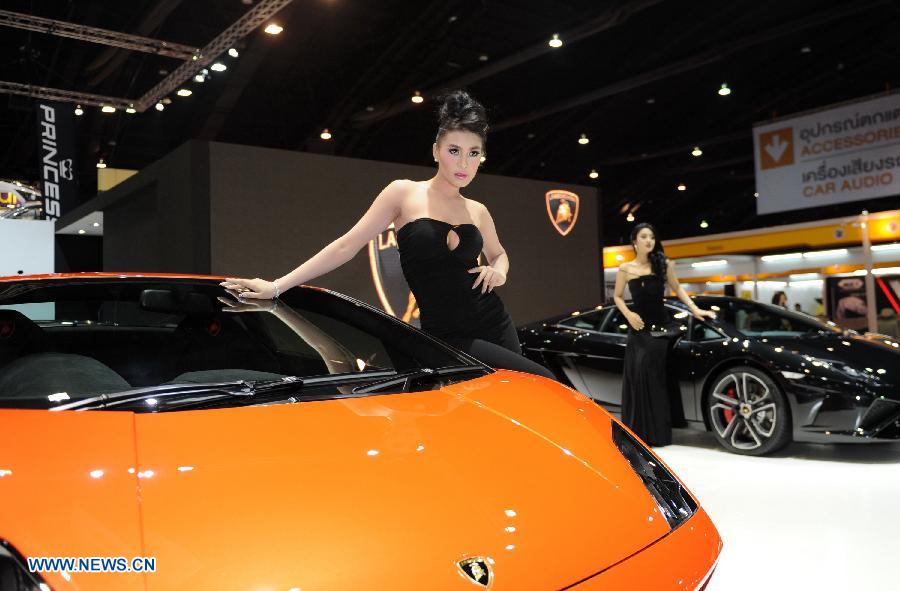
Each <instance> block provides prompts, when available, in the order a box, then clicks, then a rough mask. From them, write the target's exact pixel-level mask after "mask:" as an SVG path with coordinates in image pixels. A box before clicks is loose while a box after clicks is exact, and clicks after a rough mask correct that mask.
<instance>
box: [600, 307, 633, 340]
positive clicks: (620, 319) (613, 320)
mask: <svg viewBox="0 0 900 591" xmlns="http://www.w3.org/2000/svg"><path fill="white" fill-rule="evenodd" d="M600 332H607V333H611V334H621V335H626V334H628V321H627V320H625V316H624V315H623V314H622V312H620V311H619V309H618V308H613V309H612V311H610V313H609V315H607V317H606V320H605V321H604V322H603V324H602V326H601V328H600Z"/></svg>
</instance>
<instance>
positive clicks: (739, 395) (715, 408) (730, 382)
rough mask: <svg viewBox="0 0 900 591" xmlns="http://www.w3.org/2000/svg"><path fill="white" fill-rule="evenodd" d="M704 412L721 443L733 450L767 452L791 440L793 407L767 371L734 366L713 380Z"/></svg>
mask: <svg viewBox="0 0 900 591" xmlns="http://www.w3.org/2000/svg"><path fill="white" fill-rule="evenodd" d="M711 384H712V386H711V388H710V391H709V394H708V395H707V396H706V399H705V402H704V413H705V414H706V418H707V420H708V421H709V426H710V428H711V430H712V432H713V435H715V437H716V440H717V441H718V442H719V444H720V445H721V446H722V447H724V448H725V449H726V450H728V451H730V452H731V453H735V454H741V455H747V456H764V455H767V454H770V453H773V452H775V451H777V450H779V449H781V448H782V447H784V446H785V445H786V444H787V443H788V442H789V441H790V440H791V431H792V424H791V411H790V407H789V406H788V402H787V398H785V395H784V393H783V392H782V391H781V388H779V387H778V385H777V384H776V383H775V381H774V380H773V379H772V378H771V377H770V376H769V375H768V374H766V373H765V372H763V371H760V370H758V369H756V368H755V367H749V366H745V365H742V366H737V367H731V368H729V369H728V370H726V371H724V372H722V373H721V374H719V375H717V376H716V377H715V379H713V380H712V382H711Z"/></svg>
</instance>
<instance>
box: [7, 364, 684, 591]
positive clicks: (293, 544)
mask: <svg viewBox="0 0 900 591" xmlns="http://www.w3.org/2000/svg"><path fill="white" fill-rule="evenodd" d="M22 417H26V419H23V418H22ZM0 424H2V425H3V426H4V429H6V426H7V425H9V426H11V427H12V429H13V431H15V433H13V435H14V437H13V440H15V441H16V442H17V443H16V444H15V447H14V448H13V450H12V453H11V454H4V456H5V457H4V458H2V461H4V462H6V463H8V464H9V466H8V467H7V468H8V469H10V470H11V472H12V474H11V475H10V476H8V477H7V478H4V479H0V492H3V498H4V499H6V500H7V501H9V502H6V503H3V504H2V506H0V524H3V525H0V527H2V528H3V531H0V537H6V538H7V539H8V540H9V541H10V542H12V543H13V544H14V545H17V546H19V548H20V550H21V551H22V552H23V553H26V554H29V555H50V556H52V555H59V556H71V555H73V554H74V555H84V556H98V555H99V556H104V555H109V556H120V555H123V554H124V555H128V553H129V552H131V554H132V555H141V554H142V553H143V555H147V556H155V557H157V560H158V567H157V572H156V573H154V574H153V575H148V576H147V577H146V583H147V588H148V589H151V590H152V589H181V588H231V589H258V588H271V589H289V588H291V587H298V588H301V589H326V588H327V589H361V588H385V589H387V588H390V589H419V588H421V587H422V582H423V581H428V584H427V586H428V587H431V588H440V589H457V588H458V589H469V588H471V583H470V582H469V581H466V580H465V579H463V578H462V577H461V576H460V574H459V573H458V572H457V570H456V568H455V563H456V561H458V560H461V559H463V558H465V557H467V556H483V557H487V558H491V559H493V560H494V566H493V569H494V574H495V577H496V580H495V585H494V587H495V588H503V589H524V588H540V589H558V588H561V587H564V586H566V585H568V584H571V583H573V582H575V581H578V580H580V579H582V578H584V577H587V576H590V575H591V574H593V573H596V572H598V571H599V570H602V569H603V568H605V567H607V566H610V565H612V564H614V563H616V562H618V561H619V560H622V559H624V558H626V557H628V556H630V555H631V554H633V553H634V552H636V551H639V550H640V549H642V548H644V547H646V546H647V545H648V544H650V543H651V542H653V541H654V540H656V539H659V538H660V537H662V536H664V535H665V534H666V533H668V531H669V528H668V525H667V524H666V522H665V520H664V519H663V518H662V517H661V516H660V514H659V513H658V512H657V509H656V506H655V504H654V502H653V500H652V499H651V497H650V495H649V494H647V492H646V490H645V488H644V487H643V485H642V484H641V482H640V480H639V479H638V477H637V476H636V475H635V474H634V473H633V471H632V470H631V468H630V467H629V466H628V464H627V463H626V462H625V460H624V459H623V458H622V457H621V455H620V454H619V452H618V451H617V450H616V448H615V447H614V445H613V444H612V441H611V430H610V418H609V415H607V414H606V412H605V411H603V410H602V409H600V408H599V407H597V406H596V405H594V404H593V403H591V402H590V401H589V400H588V399H587V398H586V397H584V396H582V395H580V394H578V393H576V392H574V391H572V390H569V389H567V388H563V387H561V386H559V385H557V384H554V383H552V382H548V381H546V380H543V379H541V378H536V377H532V376H528V375H525V374H517V373H512V372H503V371H500V372H497V373H495V374H491V375H489V376H485V377H483V378H479V379H476V380H471V381H467V382H461V383H458V384H455V385H453V386H450V387H447V388H445V389H443V390H440V391H429V392H420V393H413V394H400V395H385V396H373V397H367V398H358V399H345V400H335V401H323V402H309V403H301V404H294V405H273V406H263V407H251V408H239V409H221V410H205V411H185V412H178V413H160V414H151V415H132V414H131V413H124V412H123V413H117V412H105V413H97V412H80V413H79V412H61V413H49V412H41V411H0ZM53 429H55V430H56V431H53ZM48 432H55V433H57V434H58V435H57V437H58V438H59V439H58V443H59V445H49V444H47V442H46V437H44V436H43V435H40V434H44V433H48ZM100 442H102V443H100ZM3 467H5V466H0V468H3ZM129 468H132V470H133V474H132V473H129V472H128V469H129ZM96 470H103V471H104V473H103V475H101V476H96V474H97V473H96V472H94V475H93V476H92V475H91V472H92V471H96ZM135 493H137V494H135ZM138 507H139V510H140V520H138ZM22 515H28V516H29V519H28V520H27V523H21V522H22V521H24V520H22V519H21V516H22ZM17 520H18V522H17ZM35 521H37V523H35ZM138 523H140V524H142V528H143V549H142V550H139V549H138V548H141V546H140V536H139V532H138V529H137V528H138ZM81 576H82V577H85V576H90V577H92V578H91V584H92V588H100V587H96V586H93V585H94V583H95V582H98V581H101V580H107V579H104V577H105V575H97V574H91V575H81ZM73 577H74V575H73ZM110 577H113V578H110V579H108V580H109V583H110V587H109V588H113V585H115V588H117V589H123V588H129V585H128V584H127V583H128V582H129V581H133V582H134V583H135V584H138V583H140V581H141V580H140V579H139V578H135V579H131V578H130V575H122V574H115V575H110ZM73 580H74V579H73ZM53 581H54V582H55V581H56V579H53ZM501 581H502V585H501V583H500V582H501ZM60 582H62V580H61V579H60ZM54 588H56V586H54ZM59 588H60V589H64V588H66V587H65V585H60V586H59ZM104 588H105V587H104Z"/></svg>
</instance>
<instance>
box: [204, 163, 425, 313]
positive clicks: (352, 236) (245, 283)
mask: <svg viewBox="0 0 900 591" xmlns="http://www.w3.org/2000/svg"><path fill="white" fill-rule="evenodd" d="M411 183H412V181H406V180H403V181H400V180H398V181H394V182H392V183H391V184H389V185H388V186H387V187H385V188H384V190H383V191H381V193H379V195H378V197H376V198H375V201H373V202H372V205H371V206H370V207H369V210H368V211H367V212H366V213H365V214H364V215H363V216H362V217H361V218H360V219H359V221H358V222H356V225H354V226H353V227H352V228H350V230H349V231H348V232H347V233H346V234H344V235H343V236H341V237H340V238H338V239H337V240H335V241H334V242H332V243H331V244H329V245H328V246H326V247H325V248H323V249H322V250H320V251H319V252H318V253H316V254H315V255H314V256H312V257H311V258H310V259H309V260H307V261H306V262H304V263H303V264H301V265H300V266H299V267H297V268H296V269H294V270H293V271H291V272H290V273H288V274H286V275H283V276H282V277H279V278H278V279H276V280H275V281H266V280H264V279H259V278H257V279H238V278H232V277H229V278H228V279H226V280H225V281H223V282H222V283H221V285H222V286H223V287H225V288H226V289H236V290H239V291H241V297H243V298H261V299H269V298H274V297H277V296H278V295H280V294H281V293H283V292H285V291H287V290H289V289H290V288H292V287H294V286H295V285H300V284H302V283H307V282H309V281H312V280H313V279H315V278H316V277H319V276H321V275H324V274H325V273H328V272H329V271H333V270H334V269H336V268H338V267H340V266H341V265H343V264H344V263H346V262H347V261H349V260H350V259H352V258H353V257H354V256H355V255H356V253H357V252H359V250H360V249H361V248H362V247H363V246H365V245H366V243H368V242H369V240H372V239H373V238H374V237H375V236H377V235H378V234H379V233H380V232H382V231H384V229H385V228H387V227H388V226H389V225H390V223H391V222H392V221H394V219H395V218H396V217H397V215H398V214H399V213H400V206H401V204H402V203H403V198H404V196H405V195H406V193H407V191H408V190H409V185H410V184H411Z"/></svg>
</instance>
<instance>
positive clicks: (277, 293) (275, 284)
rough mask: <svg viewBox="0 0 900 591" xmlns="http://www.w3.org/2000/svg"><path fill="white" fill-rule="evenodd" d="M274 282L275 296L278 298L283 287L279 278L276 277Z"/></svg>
mask: <svg viewBox="0 0 900 591" xmlns="http://www.w3.org/2000/svg"><path fill="white" fill-rule="evenodd" d="M272 284H273V285H274V286H275V298H277V297H278V296H280V295H281V288H280V287H278V280H277V279H275V280H274V281H272Z"/></svg>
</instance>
